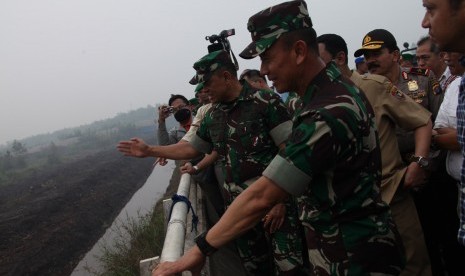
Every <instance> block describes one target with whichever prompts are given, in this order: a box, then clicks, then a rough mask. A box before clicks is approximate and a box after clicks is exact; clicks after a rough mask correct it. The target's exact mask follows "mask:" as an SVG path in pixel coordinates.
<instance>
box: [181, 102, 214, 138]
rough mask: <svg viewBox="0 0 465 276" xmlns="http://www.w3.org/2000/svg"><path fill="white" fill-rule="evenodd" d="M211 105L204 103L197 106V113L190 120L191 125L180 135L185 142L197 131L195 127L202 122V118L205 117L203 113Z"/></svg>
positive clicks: (205, 112)
mask: <svg viewBox="0 0 465 276" xmlns="http://www.w3.org/2000/svg"><path fill="white" fill-rule="evenodd" d="M211 107H212V104H211V103H209V104H206V105H202V106H201V107H199V109H198V110H197V114H195V117H194V119H193V120H192V124H191V127H190V128H189V131H188V132H187V133H186V134H185V135H184V137H182V140H184V141H186V142H190V141H191V139H192V137H193V136H194V135H195V134H196V133H197V129H198V128H199V126H200V123H201V122H202V120H203V118H205V114H207V111H208V110H209V109H210V108H211Z"/></svg>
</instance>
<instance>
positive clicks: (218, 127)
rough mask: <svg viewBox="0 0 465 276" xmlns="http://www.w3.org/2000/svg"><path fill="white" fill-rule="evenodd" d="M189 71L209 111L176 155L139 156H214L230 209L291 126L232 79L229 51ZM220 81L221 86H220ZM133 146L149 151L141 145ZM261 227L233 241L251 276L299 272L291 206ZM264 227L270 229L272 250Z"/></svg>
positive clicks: (265, 96) (277, 104)
mask: <svg viewBox="0 0 465 276" xmlns="http://www.w3.org/2000/svg"><path fill="white" fill-rule="evenodd" d="M194 68H195V70H196V75H195V76H194V78H193V80H194V81H195V82H198V83H203V84H204V89H206V90H208V91H209V95H210V99H211V101H212V107H211V108H210V109H209V110H208V111H207V112H206V114H205V117H204V118H203V120H202V122H201V123H200V126H199V128H198V130H197V133H196V135H195V136H193V137H192V138H191V140H190V141H189V143H182V144H177V145H176V146H177V147H178V151H175V150H173V148H169V147H166V148H161V147H154V148H152V151H146V152H144V156H148V155H152V156H153V155H155V156H162V157H166V158H169V159H185V158H190V155H189V154H191V153H194V154H197V153H210V152H212V151H215V152H216V153H217V154H218V156H219V160H222V161H223V175H224V198H225V203H226V205H229V204H231V203H232V202H233V201H234V199H235V198H236V197H237V196H238V195H239V194H241V193H242V192H243V191H244V190H245V189H247V188H248V187H249V185H250V184H251V183H253V182H254V180H256V179H257V178H258V177H259V176H261V174H262V172H263V170H264V169H265V168H266V167H267V165H268V164H269V163H270V162H271V160H272V159H273V157H274V156H275V155H276V154H277V153H278V151H279V147H280V146H281V147H283V146H284V143H285V141H286V140H287V138H288V137H289V135H290V133H291V126H292V122H291V120H290V117H289V114H288V111H287V109H286V107H285V106H284V104H283V102H282V101H281V99H280V97H279V95H277V94H276V93H274V92H272V91H269V90H256V89H254V88H252V87H251V86H250V85H249V84H248V82H247V81H245V80H244V81H242V82H239V81H238V80H237V71H236V68H235V66H234V64H233V63H232V61H231V58H230V55H229V54H228V52H226V51H223V50H221V51H216V52H212V53H210V54H208V55H206V56H204V57H203V58H201V59H200V60H199V61H197V62H196V63H195V64H194ZM225 78H227V81H226V83H222V82H223V81H224V79H225ZM191 83H192V82H191ZM128 143H131V142H128ZM138 147H139V148H145V149H148V148H146V145H145V144H142V143H140V144H139V145H138ZM181 149H182V150H181ZM154 151H155V152H154ZM154 153H155V154H154ZM278 215H279V217H277V216H278ZM263 223H264V225H263V224H262V223H261V222H259V223H257V224H256V225H255V227H254V228H253V229H251V230H249V231H247V232H246V233H243V234H242V235H241V236H240V237H238V238H237V239H236V240H235V243H236V245H237V248H238V251H239V254H240V256H241V259H242V263H243V265H244V268H245V269H246V270H247V272H248V273H249V274H250V275H272V274H274V273H275V272H274V271H275V270H277V272H276V273H277V274H278V275H281V274H282V275H297V274H298V273H303V271H304V268H303V260H302V246H303V241H302V237H301V225H300V224H299V223H298V219H297V206H296V203H295V202H294V201H293V200H292V199H289V200H287V201H285V202H282V203H281V202H280V203H278V204H276V205H275V206H273V208H271V210H270V212H269V213H268V215H266V216H264V221H263ZM264 226H268V227H269V232H270V235H271V244H272V248H271V249H270V247H269V244H268V240H267V235H266V232H265V228H264ZM270 252H273V257H274V264H275V265H274V264H273V260H272V258H271V257H272V256H271V254H270Z"/></svg>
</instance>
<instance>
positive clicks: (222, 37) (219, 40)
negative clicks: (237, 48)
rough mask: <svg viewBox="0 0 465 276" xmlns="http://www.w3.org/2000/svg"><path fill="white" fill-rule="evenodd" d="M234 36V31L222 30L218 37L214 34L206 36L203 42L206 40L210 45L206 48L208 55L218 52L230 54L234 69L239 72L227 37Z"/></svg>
mask: <svg viewBox="0 0 465 276" xmlns="http://www.w3.org/2000/svg"><path fill="white" fill-rule="evenodd" d="M235 34H236V31H235V30H234V29H229V30H223V31H221V32H220V34H218V35H215V34H214V35H210V36H206V37H205V40H208V41H210V43H211V44H210V45H208V47H207V48H208V53H211V52H215V51H219V50H224V51H226V52H228V53H230V55H231V58H232V60H233V63H234V66H235V67H236V70H239V63H237V59H236V57H235V56H234V53H233V51H232V50H231V44H229V40H228V37H230V36H232V35H235Z"/></svg>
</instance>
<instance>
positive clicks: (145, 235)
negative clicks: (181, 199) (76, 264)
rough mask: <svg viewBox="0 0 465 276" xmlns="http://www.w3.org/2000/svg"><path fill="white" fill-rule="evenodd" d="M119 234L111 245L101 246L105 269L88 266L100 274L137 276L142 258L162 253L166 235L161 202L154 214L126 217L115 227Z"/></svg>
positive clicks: (88, 269)
mask: <svg viewBox="0 0 465 276" xmlns="http://www.w3.org/2000/svg"><path fill="white" fill-rule="evenodd" d="M113 230H114V231H115V233H116V234H117V237H116V238H115V239H113V240H111V241H109V242H108V243H110V244H108V243H107V242H105V243H104V244H103V245H101V250H102V252H103V254H102V256H101V257H100V259H99V261H100V262H101V264H102V265H103V272H98V271H95V270H93V269H92V268H89V267H86V270H87V272H89V273H90V274H92V275H99V276H115V275H117V276H133V275H134V276H137V275H140V274H139V261H140V260H143V259H147V258H151V257H153V256H159V255H160V254H161V250H162V248H163V240H164V237H165V232H164V223H163V210H162V205H161V202H159V203H158V204H157V206H156V207H155V210H154V212H153V215H147V216H143V217H139V218H138V219H137V218H129V217H128V218H126V221H124V222H120V225H119V227H118V228H117V229H113Z"/></svg>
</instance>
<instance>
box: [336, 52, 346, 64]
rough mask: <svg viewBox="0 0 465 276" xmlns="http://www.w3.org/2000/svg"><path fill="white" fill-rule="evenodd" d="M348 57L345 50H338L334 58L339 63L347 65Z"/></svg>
mask: <svg viewBox="0 0 465 276" xmlns="http://www.w3.org/2000/svg"><path fill="white" fill-rule="evenodd" d="M346 59H347V56H346V54H345V53H344V52H343V51H340V52H338V53H337V54H336V56H335V58H334V60H335V61H336V64H337V65H345V64H346Z"/></svg>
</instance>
